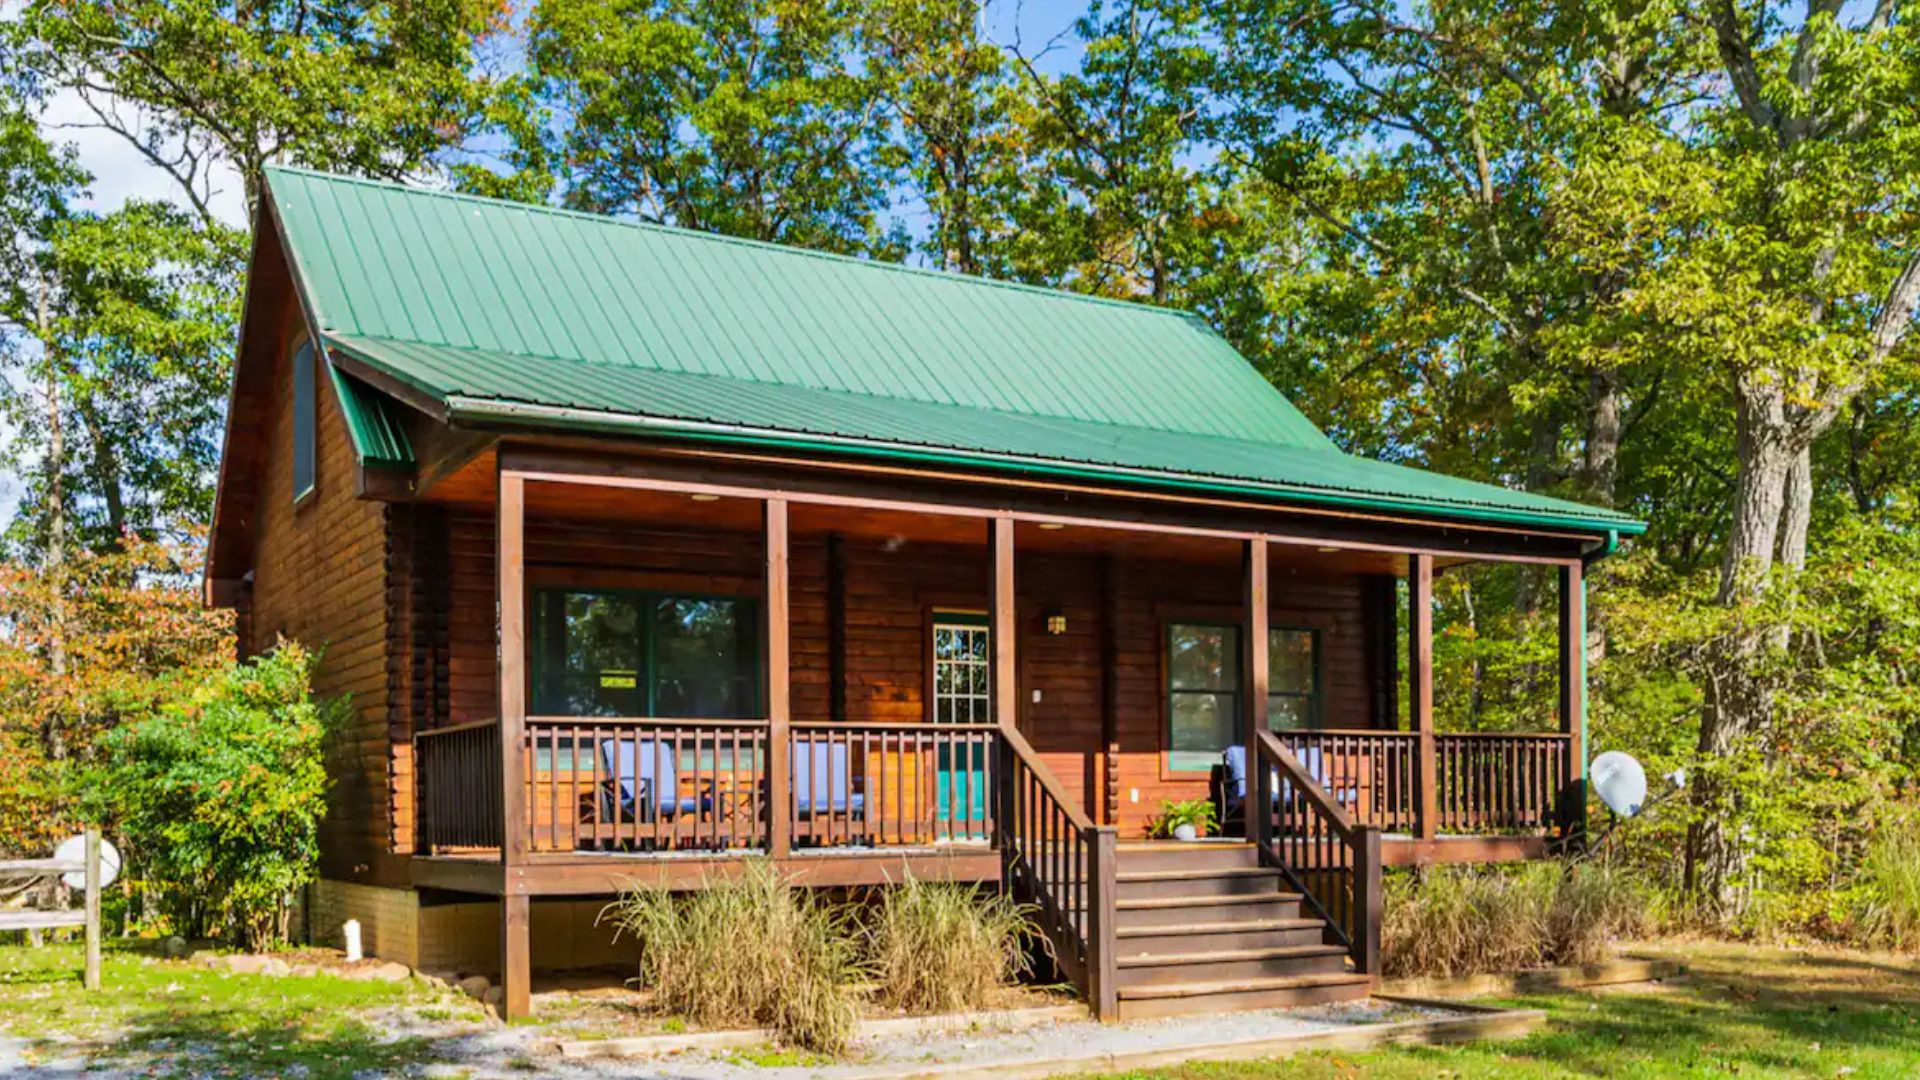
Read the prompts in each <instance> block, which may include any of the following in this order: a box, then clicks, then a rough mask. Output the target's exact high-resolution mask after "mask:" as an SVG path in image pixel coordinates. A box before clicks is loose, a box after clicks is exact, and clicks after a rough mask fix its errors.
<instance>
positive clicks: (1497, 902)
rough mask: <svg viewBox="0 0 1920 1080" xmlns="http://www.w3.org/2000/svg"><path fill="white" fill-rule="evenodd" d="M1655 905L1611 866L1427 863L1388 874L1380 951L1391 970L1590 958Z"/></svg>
mask: <svg viewBox="0 0 1920 1080" xmlns="http://www.w3.org/2000/svg"><path fill="white" fill-rule="evenodd" d="M1656 914H1657V907H1656V903H1655V898H1654V896H1653V894H1652V892H1651V891H1650V890H1648V889H1647V888H1645V887H1644V886H1643V885H1641V884H1640V883H1639V881H1638V880H1636V879H1634V878H1632V877H1631V876H1630V875H1628V874H1627V873H1626V872H1625V871H1622V870H1619V869H1616V868H1613V867H1609V866H1603V865H1599V864H1579V865H1573V866H1563V865H1562V864H1559V863H1551V862H1549V863H1531V864H1527V865H1524V866H1519V867H1513V868H1495V869H1474V868H1468V867H1454V866H1436V867H1429V868H1426V869H1425V870H1423V871H1421V872H1420V873H1419V874H1418V876H1415V875H1414V874H1405V875H1397V876H1395V877H1394V878H1392V879H1390V880H1389V882H1388V885H1387V902H1386V914H1385V920H1384V922H1383V923H1382V926H1381V954H1382V955H1381V961H1382V965H1383V967H1384V970H1385V972H1386V974H1388V975H1390V976H1437V977H1443V978H1446V977H1454V976H1461V975H1474V974H1480V973H1484V972H1497V971H1518V970H1522V969H1525V968H1531V967H1540V966H1542V965H1549V964H1593V963H1598V962H1600V961H1602V960H1605V959H1606V958H1607V957H1608V956H1609V955H1611V952H1612V947H1613V943H1614V942H1616V941H1618V940H1621V939H1623V938H1632V937H1636V936H1640V935H1643V934H1645V933H1647V932H1649V931H1651V930H1652V929H1653V928H1654V925H1655V922H1656Z"/></svg>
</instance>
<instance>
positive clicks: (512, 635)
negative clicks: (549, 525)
mask: <svg viewBox="0 0 1920 1080" xmlns="http://www.w3.org/2000/svg"><path fill="white" fill-rule="evenodd" d="M497 507H498V509H497V511H496V513H495V515H494V571H495V575H496V590H497V597H498V603H499V612H498V615H497V617H498V620H499V627H500V630H499V657H498V665H497V666H498V669H499V672H500V687H499V692H500V809H501V817H502V820H501V827H500V863H501V871H502V873H501V878H502V880H503V881H504V882H505V887H504V889H503V892H504V893H505V895H504V896H502V897H501V903H500V993H501V998H500V1016H501V1019H503V1020H514V1019H517V1018H519V1017H522V1016H526V1015H527V1014H528V1012H529V1011H530V1010H531V1008H532V986H531V981H532V978H533V968H532V961H531V959H530V957H529V950H530V947H531V946H530V943H529V935H528V928H527V906H528V902H527V897H526V893H525V892H524V891H523V890H524V888H525V884H526V883H525V881H524V880H523V879H524V875H525V869H524V863H525V862H526V857H527V844H528V827H527V788H526V784H527V762H526V755H527V737H526V727H527V673H526V667H527V631H526V622H527V595H526V507H527V482H526V479H525V478H524V477H522V476H520V475H518V474H517V473H512V472H506V471H502V472H501V473H500V476H499V499H498V503H497Z"/></svg>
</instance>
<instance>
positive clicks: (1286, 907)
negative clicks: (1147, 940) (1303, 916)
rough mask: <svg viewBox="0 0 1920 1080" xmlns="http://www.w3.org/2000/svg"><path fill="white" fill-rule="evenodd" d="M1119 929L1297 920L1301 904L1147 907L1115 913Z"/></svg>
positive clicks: (1277, 902)
mask: <svg viewBox="0 0 1920 1080" xmlns="http://www.w3.org/2000/svg"><path fill="white" fill-rule="evenodd" d="M1115 916H1116V918H1117V919H1118V920H1119V921H1118V925H1119V926H1120V927H1121V928H1122V929H1130V928H1133V927H1136V926H1192V925H1193V924H1195V923H1220V922H1264V921H1266V920H1268V919H1297V918H1299V917H1300V901H1298V900H1280V899H1274V900H1269V901H1267V902H1265V903H1258V904H1206V905H1195V906H1189V907H1170V908H1146V909H1144V910H1138V911H1119V912H1115Z"/></svg>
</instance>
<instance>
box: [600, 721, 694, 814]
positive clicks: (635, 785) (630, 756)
mask: <svg viewBox="0 0 1920 1080" xmlns="http://www.w3.org/2000/svg"><path fill="white" fill-rule="evenodd" d="M674 759H675V754H674V751H673V748H672V747H671V746H669V745H667V744H666V743H663V742H653V741H650V740H646V739H639V740H635V741H633V742H625V741H622V740H618V739H606V740H603V741H602V742H601V743H600V760H601V763H602V764H603V765H604V766H605V768H606V770H607V776H608V777H609V779H608V780H607V782H606V787H605V788H604V789H603V792H602V796H601V797H602V807H603V812H604V813H605V815H606V817H607V818H608V819H610V820H614V821H618V820H621V819H622V817H625V816H637V817H638V819H639V820H641V821H653V820H655V819H657V818H662V817H673V816H675V815H678V814H697V813H700V812H702V811H705V810H709V809H712V807H713V793H712V791H711V790H708V791H706V792H703V793H700V794H698V795H693V796H683V795H681V794H680V769H679V763H678V762H677V761H675V760H674ZM616 793H617V797H618V800H619V806H618V811H617V812H616V809H615V805H614V799H615V797H616Z"/></svg>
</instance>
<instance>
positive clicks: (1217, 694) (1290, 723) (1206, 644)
mask: <svg viewBox="0 0 1920 1080" xmlns="http://www.w3.org/2000/svg"><path fill="white" fill-rule="evenodd" d="M1319 644H1320V641H1319V634H1317V633H1316V632H1314V631H1312V630H1297V629H1290V628H1285V627H1274V628H1272V629H1270V630H1268V631H1267V668H1268V670H1267V726H1268V727H1269V728H1270V729H1272V730H1274V731H1283V730H1286V729H1288V728H1302V727H1311V726H1313V725H1314V724H1316V723H1318V722H1319V718H1320V693H1319V670H1320V664H1319ZM1167 728H1168V730H1167V767H1168V768H1169V769H1173V770H1176V771H1182V772H1187V771H1191V772H1202V771H1205V770H1207V769H1209V768H1212V767H1213V766H1214V765H1216V764H1218V763H1219V761H1220V756H1221V755H1222V754H1223V753H1225V752H1226V749H1227V747H1229V746H1232V745H1234V744H1236V743H1238V742H1239V741H1240V627H1239V626H1237V625H1235V624H1233V623H1202V622H1175V623H1168V624H1167Z"/></svg>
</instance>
